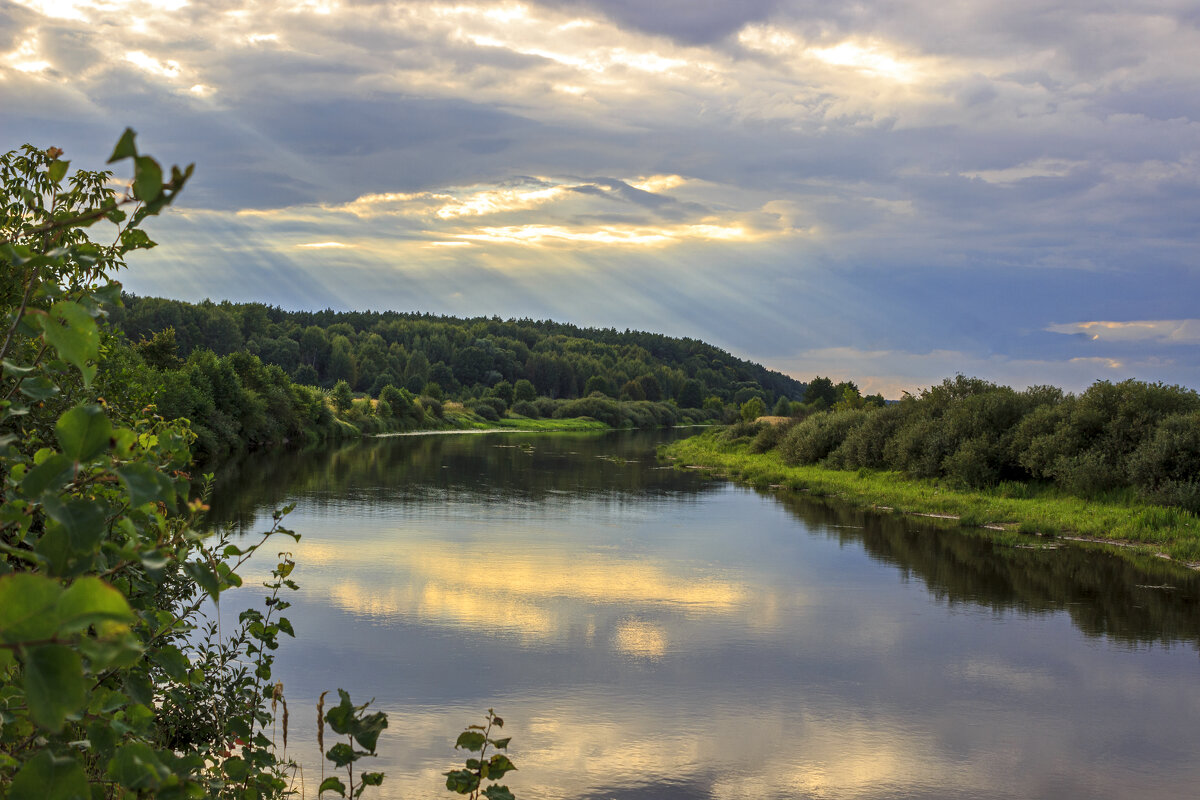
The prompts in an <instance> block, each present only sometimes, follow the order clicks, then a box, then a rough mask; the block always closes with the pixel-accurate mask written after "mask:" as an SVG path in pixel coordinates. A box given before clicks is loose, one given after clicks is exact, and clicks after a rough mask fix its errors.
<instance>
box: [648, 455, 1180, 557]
mask: <svg viewBox="0 0 1200 800" xmlns="http://www.w3.org/2000/svg"><path fill="white" fill-rule="evenodd" d="M661 454H662V455H663V456H664V457H666V458H669V459H671V460H673V461H674V462H675V463H676V465H677V466H680V467H693V468H695V467H699V468H704V469H710V470H714V471H716V472H720V473H722V474H725V475H728V476H730V477H733V478H738V479H740V480H743V481H745V482H747V483H750V484H752V485H755V486H759V487H766V486H778V487H781V488H786V489H792V490H797V491H805V492H810V493H812V494H814V495H817V496H833V497H837V498H838V499H840V500H842V501H844V502H847V503H851V504H853V505H856V506H860V507H866V508H876V509H880V510H884V511H893V512H895V513H905V514H930V515H944V516H952V517H956V518H957V519H958V522H959V524H960V525H962V526H967V527H983V526H987V527H988V528H990V529H992V530H993V531H994V532H995V533H996V534H997V535H1003V533H1004V532H1007V531H1019V532H1021V533H1030V534H1041V535H1043V536H1061V537H1064V538H1081V539H1086V540H1095V541H1102V542H1110V543H1113V544H1118V545H1127V546H1133V547H1137V548H1138V549H1141V550H1144V551H1146V552H1152V553H1155V554H1162V555H1166V556H1169V557H1170V558H1172V559H1175V560H1177V561H1180V562H1184V563H1187V564H1189V565H1192V566H1200V518H1197V516H1196V515H1195V514H1192V513H1189V512H1187V511H1184V510H1182V509H1178V508H1165V507H1162V506H1155V505H1150V504H1148V503H1145V502H1139V501H1137V500H1134V499H1128V500H1126V499H1120V500H1099V501H1097V500H1084V499H1081V498H1079V497H1072V496H1069V495H1064V494H1063V493H1062V492H1061V491H1059V490H1056V489H1054V488H1050V487H1039V486H1033V485H1029V484H1018V485H1014V486H1001V487H999V488H996V489H986V490H974V491H972V490H961V489H955V488H951V487H949V486H947V485H944V484H942V483H939V482H936V481H930V480H917V479H913V478H908V477H905V476H904V475H902V474H901V473H898V472H882V471H880V472H876V471H869V470H865V469H864V470H858V471H843V470H833V469H826V468H823V467H816V466H788V465H787V464H784V463H783V461H782V460H781V459H780V457H779V454H778V452H775V451H768V452H766V453H751V452H749V443H748V442H735V443H730V442H726V441H722V440H721V439H719V438H717V436H716V435H715V432H712V433H706V434H702V435H700V436H693V437H691V438H690V439H684V440H681V441H678V442H674V443H671V444H668V445H665V446H664V447H663V448H662V450H661Z"/></svg>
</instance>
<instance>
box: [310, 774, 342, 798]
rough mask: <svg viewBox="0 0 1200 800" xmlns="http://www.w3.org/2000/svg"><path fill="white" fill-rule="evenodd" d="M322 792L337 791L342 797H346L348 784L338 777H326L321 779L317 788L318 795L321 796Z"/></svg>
mask: <svg viewBox="0 0 1200 800" xmlns="http://www.w3.org/2000/svg"><path fill="white" fill-rule="evenodd" d="M322 792H337V793H338V794H340V795H341V796H342V797H345V796H346V785H345V784H344V783H342V782H341V781H340V780H338V779H337V778H326V779H325V780H323V781H321V785H320V786H319V787H318V788H317V797H320V796H321V793H322Z"/></svg>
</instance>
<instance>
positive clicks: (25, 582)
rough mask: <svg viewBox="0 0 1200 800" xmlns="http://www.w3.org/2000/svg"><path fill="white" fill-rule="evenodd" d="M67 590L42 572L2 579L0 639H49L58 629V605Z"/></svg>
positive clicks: (6, 576) (7, 640)
mask: <svg viewBox="0 0 1200 800" xmlns="http://www.w3.org/2000/svg"><path fill="white" fill-rule="evenodd" d="M62 593H63V589H62V586H60V585H59V583H58V581H56V580H51V579H50V578H47V577H45V576H42V575H33V574H30V573H28V572H17V573H14V574H12V575H5V576H4V577H2V578H0V641H4V642H7V643H9V644H16V643H17V642H35V641H40V640H42V639H49V638H50V637H51V636H53V635H54V632H55V631H56V630H58V615H57V613H56V612H55V610H54V609H55V606H56V605H57V604H58V599H59V597H60V596H61V595H62Z"/></svg>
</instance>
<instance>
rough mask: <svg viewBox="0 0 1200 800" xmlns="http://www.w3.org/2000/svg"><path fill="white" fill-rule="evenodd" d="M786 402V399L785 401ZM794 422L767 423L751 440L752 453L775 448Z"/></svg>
mask: <svg viewBox="0 0 1200 800" xmlns="http://www.w3.org/2000/svg"><path fill="white" fill-rule="evenodd" d="M785 402H786V401H785ZM793 424H794V423H783V424H782V425H766V426H765V427H764V428H763V429H762V430H760V431H759V432H758V434H757V435H756V436H755V437H754V438H753V439H752V440H751V441H750V452H751V453H765V452H767V451H768V450H774V449H775V447H776V446H777V445H778V444H779V442H780V441H781V440H782V439H783V436H784V434H786V433H787V432H788V431H789V430H790V429H791V427H792V425H793Z"/></svg>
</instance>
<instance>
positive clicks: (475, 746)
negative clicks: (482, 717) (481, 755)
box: [454, 731, 487, 753]
mask: <svg viewBox="0 0 1200 800" xmlns="http://www.w3.org/2000/svg"><path fill="white" fill-rule="evenodd" d="M486 741H487V739H486V738H485V737H484V735H483V734H482V733H478V732H476V731H463V732H462V733H460V734H459V735H458V741H456V742H455V743H454V749H455V750H457V749H458V748H460V747H465V748H466V749H467V750H470V751H472V752H475V753H478V752H479V751H480V750H482V749H483V743H484V742H486Z"/></svg>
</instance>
